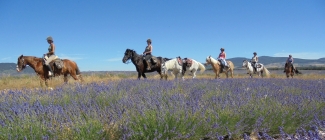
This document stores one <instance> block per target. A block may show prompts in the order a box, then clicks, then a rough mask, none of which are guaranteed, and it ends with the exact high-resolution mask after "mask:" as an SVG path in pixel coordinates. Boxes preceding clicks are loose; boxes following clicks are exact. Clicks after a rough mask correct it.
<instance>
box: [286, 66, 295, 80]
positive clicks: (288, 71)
mask: <svg viewBox="0 0 325 140" xmlns="http://www.w3.org/2000/svg"><path fill="white" fill-rule="evenodd" d="M285 71H286V75H287V78H289V77H290V76H291V78H293V75H294V74H295V73H294V70H293V65H292V64H291V63H289V64H288V63H287V64H286V65H285Z"/></svg>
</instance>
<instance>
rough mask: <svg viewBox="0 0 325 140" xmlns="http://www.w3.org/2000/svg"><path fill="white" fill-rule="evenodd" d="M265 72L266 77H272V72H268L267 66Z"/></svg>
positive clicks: (264, 68)
mask: <svg viewBox="0 0 325 140" xmlns="http://www.w3.org/2000/svg"><path fill="white" fill-rule="evenodd" d="M263 71H264V72H265V75H266V77H270V71H269V70H267V68H266V67H265V66H263Z"/></svg>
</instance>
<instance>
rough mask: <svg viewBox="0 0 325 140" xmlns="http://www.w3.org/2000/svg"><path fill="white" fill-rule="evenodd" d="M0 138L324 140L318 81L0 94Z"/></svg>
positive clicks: (323, 95) (197, 82)
mask: <svg viewBox="0 0 325 140" xmlns="http://www.w3.org/2000/svg"><path fill="white" fill-rule="evenodd" d="M0 95H1V96H0V139H28V140H30V139H43V140H47V139H76V140H80V139H85V140H86V139H87V140H88V139H96V140H98V139H132V140H134V139H141V140H143V139H148V140H153V139H289V138H291V139H324V134H323V133H324V131H325V80H324V79H322V80H303V79H275V78H270V79H261V78H259V79H247V78H239V79H218V80H212V79H193V80H192V79H188V80H185V81H173V80H168V81H161V80H130V79H122V80H117V81H111V82H108V83H104V82H103V83H95V82H94V83H87V84H84V85H79V84H75V85H71V84H68V85H63V86H60V87H57V88H55V89H54V90H40V89H23V90H7V91H1V93H0Z"/></svg>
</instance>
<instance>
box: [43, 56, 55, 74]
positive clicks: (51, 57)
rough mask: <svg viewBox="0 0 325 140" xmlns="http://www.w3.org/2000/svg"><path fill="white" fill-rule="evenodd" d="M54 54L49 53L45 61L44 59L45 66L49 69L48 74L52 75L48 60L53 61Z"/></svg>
mask: <svg viewBox="0 0 325 140" xmlns="http://www.w3.org/2000/svg"><path fill="white" fill-rule="evenodd" d="M55 57H56V56H55V55H51V56H50V57H49V58H48V59H47V60H46V61H45V65H46V66H47V68H48V69H49V76H52V75H53V70H52V67H51V66H50V62H51V61H53V60H54V59H55Z"/></svg>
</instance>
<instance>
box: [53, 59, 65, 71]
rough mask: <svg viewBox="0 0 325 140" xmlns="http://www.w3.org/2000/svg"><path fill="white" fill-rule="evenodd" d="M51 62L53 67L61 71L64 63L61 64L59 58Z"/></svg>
mask: <svg viewBox="0 0 325 140" xmlns="http://www.w3.org/2000/svg"><path fill="white" fill-rule="evenodd" d="M52 62H53V65H54V66H55V67H56V68H57V69H59V70H60V69H62V68H63V66H64V63H63V61H62V59H60V58H57V59H55V60H53V61H52Z"/></svg>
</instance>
